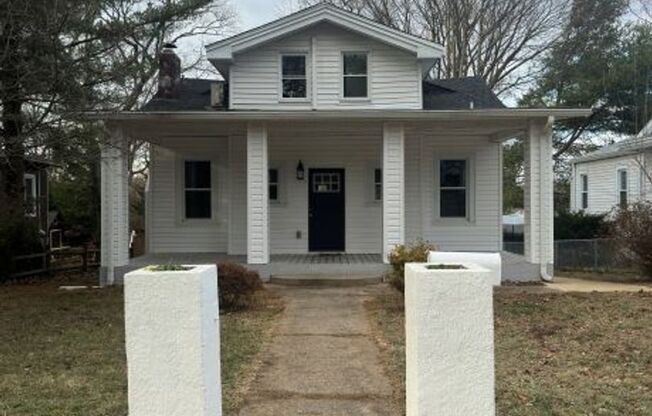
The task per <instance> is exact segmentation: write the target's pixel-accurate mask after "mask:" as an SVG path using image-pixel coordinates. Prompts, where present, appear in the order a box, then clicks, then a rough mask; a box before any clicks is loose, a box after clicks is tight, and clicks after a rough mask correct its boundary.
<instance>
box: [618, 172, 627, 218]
mask: <svg viewBox="0 0 652 416" xmlns="http://www.w3.org/2000/svg"><path fill="white" fill-rule="evenodd" d="M618 205H619V206H620V207H621V208H626V207H627V169H619V170H618Z"/></svg>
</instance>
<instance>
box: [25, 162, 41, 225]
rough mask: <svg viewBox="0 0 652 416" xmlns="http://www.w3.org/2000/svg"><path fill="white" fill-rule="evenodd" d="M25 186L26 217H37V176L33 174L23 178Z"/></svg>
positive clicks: (27, 174)
mask: <svg viewBox="0 0 652 416" xmlns="http://www.w3.org/2000/svg"><path fill="white" fill-rule="evenodd" d="M23 184H24V188H25V194H24V201H25V215H27V216H29V217H35V216H36V213H37V206H36V203H37V197H38V191H37V187H36V175H35V174H33V173H26V174H25V175H24V176H23Z"/></svg>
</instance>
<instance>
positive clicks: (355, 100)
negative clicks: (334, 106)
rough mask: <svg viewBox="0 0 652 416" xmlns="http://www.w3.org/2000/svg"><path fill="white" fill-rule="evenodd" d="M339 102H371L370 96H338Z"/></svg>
mask: <svg viewBox="0 0 652 416" xmlns="http://www.w3.org/2000/svg"><path fill="white" fill-rule="evenodd" d="M340 103H357V104H360V103H371V98H369V97H366V98H353V97H352V98H340Z"/></svg>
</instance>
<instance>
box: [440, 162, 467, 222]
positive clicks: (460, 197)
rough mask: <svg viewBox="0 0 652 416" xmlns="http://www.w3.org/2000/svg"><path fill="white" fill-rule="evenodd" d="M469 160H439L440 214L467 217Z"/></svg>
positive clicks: (443, 216) (444, 216) (448, 216)
mask: <svg viewBox="0 0 652 416" xmlns="http://www.w3.org/2000/svg"><path fill="white" fill-rule="evenodd" d="M467 176H468V174H467V161H466V160H441V161H440V162H439V216H440V217H442V218H466V216H467V213H466V210H467V191H468V178H467Z"/></svg>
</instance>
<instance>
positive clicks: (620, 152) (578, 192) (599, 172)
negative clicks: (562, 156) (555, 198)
mask: <svg viewBox="0 0 652 416" xmlns="http://www.w3.org/2000/svg"><path fill="white" fill-rule="evenodd" d="M571 163H572V169H573V172H572V180H571V210H572V211H585V212H587V213H591V214H604V213H607V212H609V211H611V210H612V209H614V208H615V207H619V206H626V205H627V204H628V203H632V202H636V201H642V200H647V201H652V120H651V121H650V122H649V123H648V124H647V126H645V127H644V128H643V130H641V132H640V133H639V134H638V135H636V136H634V137H630V138H628V139H625V140H622V141H620V142H618V143H614V144H611V145H608V146H604V147H603V148H601V149H599V150H596V151H595V152H593V153H589V154H587V155H585V156H582V157H579V158H576V159H573V160H572V162H571Z"/></svg>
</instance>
